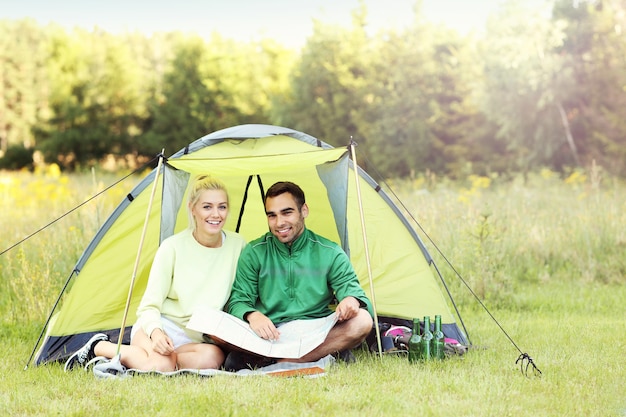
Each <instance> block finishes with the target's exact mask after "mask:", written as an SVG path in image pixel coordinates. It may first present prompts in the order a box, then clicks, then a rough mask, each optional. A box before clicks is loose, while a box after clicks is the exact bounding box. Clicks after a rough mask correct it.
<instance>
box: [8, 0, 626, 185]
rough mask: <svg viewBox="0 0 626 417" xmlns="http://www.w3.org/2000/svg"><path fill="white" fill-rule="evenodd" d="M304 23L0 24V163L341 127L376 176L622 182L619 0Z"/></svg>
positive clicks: (624, 86)
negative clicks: (275, 27)
mask: <svg viewBox="0 0 626 417" xmlns="http://www.w3.org/2000/svg"><path fill="white" fill-rule="evenodd" d="M419 4H420V3H419V2H416V7H415V17H414V23H413V24H411V25H410V26H408V27H402V28H394V27H389V28H387V29H385V30H381V31H379V32H377V33H370V32H368V30H367V19H368V14H367V9H366V7H365V6H361V7H360V8H358V9H355V10H354V12H353V21H352V24H351V25H350V26H338V25H332V24H326V23H324V22H320V21H315V22H314V30H313V33H312V34H311V35H310V36H309V38H308V39H307V41H306V43H305V45H304V46H303V47H302V48H301V49H299V50H293V49H290V48H287V47H285V46H283V45H281V44H279V43H277V42H276V41H273V40H271V39H263V40H260V41H255V42H241V41H234V40H232V39H227V38H224V37H222V36H220V35H219V34H217V33H214V34H213V35H212V37H211V38H210V39H204V38H201V37H199V36H198V35H195V34H190V33H184V32H164V33H156V34H151V35H146V34H142V33H133V32H127V33H124V34H111V33H108V32H106V31H103V30H100V29H98V28H94V29H91V30H87V29H80V28H75V29H65V28H63V27H61V26H59V25H55V24H50V25H45V26H42V25H40V24H38V23H37V22H35V21H34V20H31V19H24V20H6V19H5V20H0V168H5V169H18V168H22V167H25V166H26V167H28V166H32V164H33V156H35V160H36V161H38V160H40V159H43V160H45V162H48V163H52V162H56V163H58V164H59V165H60V166H61V167H62V168H64V169H68V170H72V169H83V168H85V167H89V166H91V165H93V164H97V163H101V162H102V161H103V160H105V159H108V160H110V159H111V158H114V159H115V160H116V161H117V163H119V164H132V163H136V162H137V161H142V160H146V159H150V158H153V157H154V156H155V155H156V154H158V153H159V152H160V151H161V149H165V150H166V152H165V153H166V155H170V154H172V153H175V152H176V151H178V150H179V149H182V148H183V147H184V146H186V145H187V144H189V143H190V142H192V141H193V140H195V139H197V138H199V137H202V136H204V135H205V134H207V133H210V132H213V131H215V130H218V129H222V128H226V127H230V126H234V125H238V124H245V123H267V124H275V125H280V126H285V127H290V128H293V129H296V130H300V131H303V132H306V133H308V134H310V135H313V136H315V137H317V138H319V139H321V140H323V141H325V142H327V143H329V144H331V145H333V146H345V145H347V144H348V143H349V142H350V140H351V139H353V140H354V141H355V142H356V143H357V145H358V150H359V153H361V154H364V155H365V156H366V158H365V159H364V160H360V161H359V163H360V164H361V165H364V166H365V167H366V168H367V166H368V165H373V166H374V167H375V168H376V170H377V171H378V172H379V173H381V174H382V175H385V176H387V177H394V176H409V175H414V174H416V173H420V172H426V171H429V172H434V173H437V174H440V175H447V176H451V177H457V176H462V175H467V174H468V173H475V174H489V173H493V172H498V173H507V172H508V173H510V172H528V171H531V170H535V169H539V168H549V169H552V170H555V171H561V172H567V171H569V170H571V169H575V168H578V167H582V168H584V167H587V166H590V165H591V164H592V163H595V164H597V165H600V166H601V167H603V168H604V169H605V170H607V171H609V172H610V173H612V174H616V175H621V176H626V164H624V161H626V60H625V57H626V36H625V35H624V31H626V0H595V1H583V0H578V1H575V0H555V1H553V2H550V4H549V5H547V6H546V9H541V10H539V9H536V8H535V9H530V8H528V7H527V6H525V5H524V2H523V1H518V0H510V1H506V2H504V3H502V4H501V6H500V7H499V8H498V10H497V11H495V12H494V13H493V14H492V15H491V16H490V17H489V19H488V22H487V24H486V27H485V31H484V32H473V33H469V34H460V33H459V32H457V31H455V30H453V29H450V28H446V27H443V26H441V25H435V24H433V23H430V22H428V21H426V20H425V19H424V18H423V16H422V15H421V13H420V10H419Z"/></svg>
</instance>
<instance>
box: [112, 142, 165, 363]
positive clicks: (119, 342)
mask: <svg viewBox="0 0 626 417" xmlns="http://www.w3.org/2000/svg"><path fill="white" fill-rule="evenodd" d="M164 152H165V149H162V150H161V154H160V155H159V163H158V164H157V167H156V172H155V174H154V182H153V183H152V193H151V194H150V200H149V201H148V210H146V219H145V221H144V223H143V230H142V231H141V239H140V240H139V248H138V249H137V257H136V258H135V266H134V267H133V276H132V277H131V279H130V287H129V288H128V297H127V298H126V307H125V308H124V317H123V318H122V325H121V327H120V335H119V337H118V340H117V350H116V356H117V355H119V354H120V350H121V348H122V339H123V338H124V329H125V328H126V319H127V317H128V310H129V308H130V299H131V297H132V295H133V287H134V286H135V278H137V269H139V259H140V258H141V249H142V248H143V242H144V239H145V237H146V230H147V229H148V220H150V211H152V202H153V201H154V194H155V193H156V188H157V182H158V179H159V172H160V171H161V166H162V165H163V154H164ZM148 336H150V335H148Z"/></svg>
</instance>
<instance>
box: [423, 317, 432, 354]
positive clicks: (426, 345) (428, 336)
mask: <svg viewBox="0 0 626 417" xmlns="http://www.w3.org/2000/svg"><path fill="white" fill-rule="evenodd" d="M432 340H433V332H431V330H430V316H424V332H422V343H421V344H420V347H421V349H420V352H421V357H422V359H424V360H430V359H432V353H431V351H430V344H431V341H432Z"/></svg>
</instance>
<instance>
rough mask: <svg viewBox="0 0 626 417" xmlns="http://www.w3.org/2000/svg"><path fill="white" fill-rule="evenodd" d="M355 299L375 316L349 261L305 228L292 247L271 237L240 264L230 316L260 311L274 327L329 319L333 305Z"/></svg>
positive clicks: (256, 243)
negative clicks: (335, 301)
mask: <svg viewBox="0 0 626 417" xmlns="http://www.w3.org/2000/svg"><path fill="white" fill-rule="evenodd" d="M347 296H353V297H355V298H356V299H357V300H359V303H360V304H361V307H365V308H367V310H368V312H369V313H370V315H373V309H372V306H371V303H370V301H369V299H368V298H367V296H366V295H365V292H364V291H363V289H362V288H361V285H360V284H359V281H358V278H357V276H356V273H355V272H354V269H353V268H352V264H351V263H350V259H349V258H348V256H347V255H346V253H345V252H344V251H343V250H342V249H341V247H340V246H339V245H337V244H336V243H335V242H333V241H331V240H328V239H326V238H324V237H322V236H319V235H317V234H316V233H314V232H312V231H310V230H309V229H307V228H305V229H304V231H303V233H302V234H301V235H300V236H299V237H298V238H297V239H296V240H295V241H294V242H293V243H292V245H291V246H288V245H286V244H284V243H282V242H280V241H279V240H278V239H277V238H276V237H275V236H274V235H272V233H270V232H268V233H266V234H265V235H263V236H261V237H260V238H258V239H256V240H253V241H252V242H250V243H249V244H248V245H247V246H246V247H245V249H244V250H243V252H242V253H241V256H240V258H239V263H238V264H237V274H236V276H235V282H234V283H233V289H232V292H231V295H230V300H229V302H228V312H229V313H230V314H232V315H233V316H235V317H238V318H240V319H242V320H243V319H244V315H245V314H246V313H249V312H252V311H260V312H261V313H263V314H265V315H266V316H267V317H268V318H269V319H270V320H272V322H273V323H274V324H280V323H284V322H288V321H292V320H298V319H313V318H320V317H326V316H328V315H329V314H331V313H332V310H331V309H330V307H329V304H330V303H331V302H332V301H333V298H334V297H336V298H337V300H338V301H341V300H343V299H344V298H345V297H347Z"/></svg>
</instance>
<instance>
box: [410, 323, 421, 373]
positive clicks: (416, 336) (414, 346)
mask: <svg viewBox="0 0 626 417" xmlns="http://www.w3.org/2000/svg"><path fill="white" fill-rule="evenodd" d="M421 357H422V336H421V334H420V319H413V333H411V337H410V338H409V362H412V363H413V362H418V361H419V360H420V359H421Z"/></svg>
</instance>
